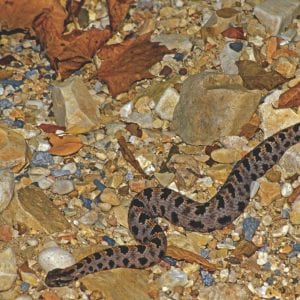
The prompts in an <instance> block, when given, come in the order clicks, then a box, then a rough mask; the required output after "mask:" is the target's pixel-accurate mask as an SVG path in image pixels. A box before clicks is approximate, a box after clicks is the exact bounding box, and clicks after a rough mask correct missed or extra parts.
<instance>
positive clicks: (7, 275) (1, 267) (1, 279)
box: [0, 248, 17, 291]
mask: <svg viewBox="0 0 300 300" xmlns="http://www.w3.org/2000/svg"><path fill="white" fill-rule="evenodd" d="M16 278H17V263H16V257H15V254H14V252H13V250H12V248H6V249H5V250H3V251H1V252H0V291H7V290H8V289H10V288H11V286H12V285H13V283H14V282H15V280H16Z"/></svg>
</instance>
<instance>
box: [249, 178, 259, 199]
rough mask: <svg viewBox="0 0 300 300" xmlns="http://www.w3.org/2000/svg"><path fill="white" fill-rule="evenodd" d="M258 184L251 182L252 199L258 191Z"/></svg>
mask: <svg viewBox="0 0 300 300" xmlns="http://www.w3.org/2000/svg"><path fill="white" fill-rule="evenodd" d="M259 187H260V184H259V182H257V181H252V182H251V184H250V198H251V199H252V198H254V197H255V195H256V193H257V191H258V190H259Z"/></svg>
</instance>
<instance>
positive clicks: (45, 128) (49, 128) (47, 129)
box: [38, 123, 66, 133]
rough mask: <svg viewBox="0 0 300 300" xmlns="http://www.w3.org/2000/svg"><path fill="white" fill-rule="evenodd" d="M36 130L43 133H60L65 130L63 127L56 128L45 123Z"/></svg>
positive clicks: (56, 126)
mask: <svg viewBox="0 0 300 300" xmlns="http://www.w3.org/2000/svg"><path fill="white" fill-rule="evenodd" d="M38 128H40V129H42V130H43V131H44V132H47V133H55V132H56V130H62V131H65V130H66V127H64V126H58V125H55V124H45V123H42V124H40V125H39V126H38Z"/></svg>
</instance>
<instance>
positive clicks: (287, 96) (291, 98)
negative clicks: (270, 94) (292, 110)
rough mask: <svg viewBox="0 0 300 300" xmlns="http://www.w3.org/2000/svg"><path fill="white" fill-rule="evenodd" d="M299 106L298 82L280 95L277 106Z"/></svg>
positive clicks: (299, 84) (299, 85) (299, 92)
mask: <svg viewBox="0 0 300 300" xmlns="http://www.w3.org/2000/svg"><path fill="white" fill-rule="evenodd" d="M298 106H300V82H299V83H298V84H296V85H295V86H293V87H292V88H290V89H289V90H287V91H286V92H284V93H283V94H281V95H280V97H279V101H278V107H279V108H287V107H298Z"/></svg>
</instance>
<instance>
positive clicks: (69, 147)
mask: <svg viewBox="0 0 300 300" xmlns="http://www.w3.org/2000/svg"><path fill="white" fill-rule="evenodd" d="M48 138H49V142H50V144H51V145H52V148H51V149H50V150H49V153H50V154H53V155H58V156H67V155H71V154H74V153H76V152H77V151H79V150H80V149H81V148H82V146H83V144H82V142H81V140H80V138H79V137H77V136H74V135H64V136H61V137H60V136H57V135H55V134H53V133H49V134H48Z"/></svg>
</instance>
